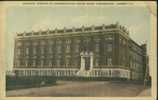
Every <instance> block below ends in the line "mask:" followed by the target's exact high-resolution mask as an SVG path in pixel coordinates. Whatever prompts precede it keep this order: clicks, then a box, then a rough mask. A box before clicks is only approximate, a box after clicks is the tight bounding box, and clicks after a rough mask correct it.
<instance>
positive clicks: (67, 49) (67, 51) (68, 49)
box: [66, 45, 70, 53]
mask: <svg viewBox="0 0 158 100" xmlns="http://www.w3.org/2000/svg"><path fill="white" fill-rule="evenodd" d="M69 52H70V45H66V53H69Z"/></svg>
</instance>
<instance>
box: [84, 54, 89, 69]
mask: <svg viewBox="0 0 158 100" xmlns="http://www.w3.org/2000/svg"><path fill="white" fill-rule="evenodd" d="M84 60H85V70H86V71H87V70H90V57H84Z"/></svg>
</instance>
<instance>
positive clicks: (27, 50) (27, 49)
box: [26, 47, 29, 55]
mask: <svg viewBox="0 0 158 100" xmlns="http://www.w3.org/2000/svg"><path fill="white" fill-rule="evenodd" d="M26 55H29V48H28V47H26Z"/></svg>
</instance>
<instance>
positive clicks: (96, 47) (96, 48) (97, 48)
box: [95, 43, 100, 52]
mask: <svg viewBox="0 0 158 100" xmlns="http://www.w3.org/2000/svg"><path fill="white" fill-rule="evenodd" d="M99 46H100V45H99V44H98V43H97V44H96V45H95V51H96V52H99Z"/></svg>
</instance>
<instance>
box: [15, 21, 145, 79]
mask: <svg viewBox="0 0 158 100" xmlns="http://www.w3.org/2000/svg"><path fill="white" fill-rule="evenodd" d="M145 70H146V44H143V45H138V44H137V43H136V42H135V41H133V40H132V39H131V38H130V37H129V32H128V31H127V29H126V28H125V27H124V26H121V25H119V24H118V23H116V24H111V25H101V26H90V27H84V26H82V27H81V28H74V27H73V28H72V29H66V28H64V29H55V30H46V31H38V32H24V33H18V34H17V37H16V39H15V49H14V71H15V73H16V75H17V76H57V77H62V76H64V77H65V76H67V77H69V76H76V77H77V76H81V77H119V78H127V79H136V80H140V79H143V78H144V74H145Z"/></svg>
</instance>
